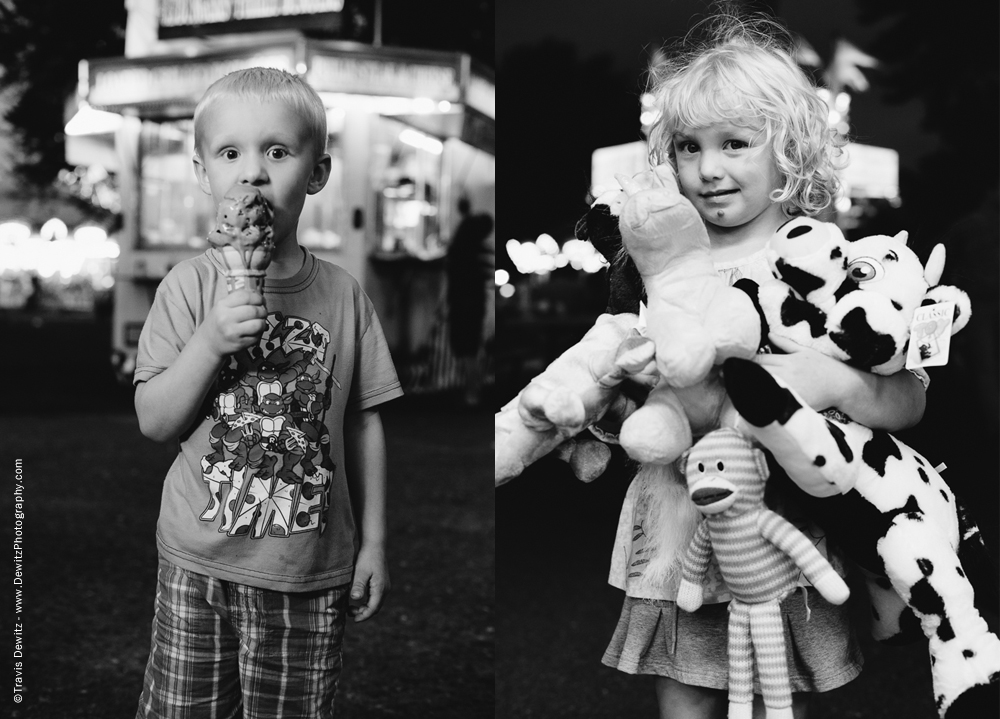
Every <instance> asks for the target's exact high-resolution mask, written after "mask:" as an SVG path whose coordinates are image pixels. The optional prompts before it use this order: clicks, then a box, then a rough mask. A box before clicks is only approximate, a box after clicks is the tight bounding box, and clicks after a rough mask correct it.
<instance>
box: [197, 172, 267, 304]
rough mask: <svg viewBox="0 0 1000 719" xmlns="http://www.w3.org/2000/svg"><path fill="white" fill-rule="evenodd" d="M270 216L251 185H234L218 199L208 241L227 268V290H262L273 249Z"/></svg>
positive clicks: (263, 201)
mask: <svg viewBox="0 0 1000 719" xmlns="http://www.w3.org/2000/svg"><path fill="white" fill-rule="evenodd" d="M272 218H273V215H272V213H271V208H270V206H269V205H268V203H267V200H266V199H264V196H263V195H261V194H260V191H259V190H258V189H257V188H255V187H252V186H250V185H234V186H233V187H231V188H230V189H229V191H228V192H226V196H225V197H224V198H223V199H222V202H220V203H219V210H218V215H217V217H216V226H215V229H214V230H213V231H212V232H211V233H209V235H208V241H209V243H210V244H211V245H212V246H213V248H214V251H215V252H217V253H218V254H219V256H220V258H221V259H222V264H223V266H224V267H225V268H226V270H225V276H226V285H227V286H228V288H229V291H230V292H235V291H236V290H238V289H244V288H246V289H251V290H255V291H257V292H262V291H263V289H264V276H265V275H266V274H267V267H268V265H269V264H270V263H271V253H272V252H273V250H274V234H273V231H272V229H271V221H272Z"/></svg>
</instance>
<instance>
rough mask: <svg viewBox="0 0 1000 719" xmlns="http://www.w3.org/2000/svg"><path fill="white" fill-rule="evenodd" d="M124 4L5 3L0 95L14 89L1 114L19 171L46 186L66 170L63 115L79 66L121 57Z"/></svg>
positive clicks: (0, 12)
mask: <svg viewBox="0 0 1000 719" xmlns="http://www.w3.org/2000/svg"><path fill="white" fill-rule="evenodd" d="M125 15H126V12H125V3H124V2H122V0H88V2H65V0H6V2H0V68H2V70H0V73H2V75H0V89H11V90H13V92H12V93H11V94H12V104H11V105H10V106H9V107H8V108H7V111H6V113H5V115H4V117H5V119H6V120H7V122H8V123H10V125H11V126H12V127H13V129H14V131H15V133H16V134H17V138H16V143H17V145H19V147H18V150H19V152H18V155H19V157H16V158H15V167H14V170H15V172H16V173H17V174H18V175H20V176H21V179H23V180H24V181H27V182H28V183H29V184H33V185H38V186H46V185H48V184H50V183H51V182H52V180H53V179H54V178H55V176H56V175H57V174H58V172H59V170H60V169H62V168H63V167H65V164H66V163H65V160H64V158H63V152H64V151H63V142H64V135H63V127H64V124H65V118H64V117H63V113H64V108H65V104H66V100H67V98H68V97H70V96H71V95H72V94H73V92H74V91H75V90H76V83H77V66H78V62H79V60H81V59H83V58H90V57H106V56H112V55H121V54H122V53H123V52H124V49H125Z"/></svg>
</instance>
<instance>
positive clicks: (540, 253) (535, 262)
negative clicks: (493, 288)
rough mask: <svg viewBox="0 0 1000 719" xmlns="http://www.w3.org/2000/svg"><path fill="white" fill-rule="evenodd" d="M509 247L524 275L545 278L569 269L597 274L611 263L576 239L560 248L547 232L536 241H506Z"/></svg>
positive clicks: (588, 244)
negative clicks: (559, 270)
mask: <svg viewBox="0 0 1000 719" xmlns="http://www.w3.org/2000/svg"><path fill="white" fill-rule="evenodd" d="M506 248H507V255H508V256H509V257H510V259H511V261H512V262H513V263H514V267H515V268H516V269H517V271H518V272H520V273H521V274H522V275H531V274H535V275H546V274H548V273H550V272H552V271H554V270H557V269H560V268H562V267H567V266H569V267H572V268H573V269H574V270H582V271H583V272H588V273H594V272H600V271H601V269H602V268H604V267H606V266H607V264H608V263H607V261H606V260H605V259H604V258H603V257H602V256H601V254H600V253H599V252H598V251H597V250H596V249H594V246H593V245H591V244H590V243H589V242H584V241H583V240H578V239H576V238H573V239H569V240H567V241H566V242H564V243H563V244H562V246H561V247H560V245H559V243H558V242H556V240H555V238H553V237H552V235H549V234H545V233H543V234H541V235H539V236H538V238H537V239H536V240H534V241H533V242H532V241H527V242H519V241H518V240H514V239H511V240H507V244H506ZM499 286H500V285H499V283H498V287H499Z"/></svg>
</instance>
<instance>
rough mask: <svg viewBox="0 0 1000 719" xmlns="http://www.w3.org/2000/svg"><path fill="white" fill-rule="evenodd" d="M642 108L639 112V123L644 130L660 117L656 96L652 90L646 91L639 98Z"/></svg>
mask: <svg viewBox="0 0 1000 719" xmlns="http://www.w3.org/2000/svg"><path fill="white" fill-rule="evenodd" d="M639 104H640V105H641V106H642V110H640V113H639V124H641V125H642V129H643V130H644V131H648V130H649V128H650V127H651V126H652V124H653V123H654V122H656V121H657V120H658V119H659V117H660V111H659V110H658V109H657V108H656V98H655V97H654V96H653V93H651V92H644V93H643V94H642V97H640V98H639Z"/></svg>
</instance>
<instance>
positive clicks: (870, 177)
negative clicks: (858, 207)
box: [839, 143, 899, 200]
mask: <svg viewBox="0 0 1000 719" xmlns="http://www.w3.org/2000/svg"><path fill="white" fill-rule="evenodd" d="M846 150H847V157H848V160H849V163H848V165H847V167H845V168H844V169H843V170H841V171H840V173H839V175H840V180H841V182H842V183H843V184H844V187H845V189H846V190H847V194H848V196H850V197H868V198H879V199H886V200H893V199H896V198H898V197H899V153H898V152H896V151H895V150H892V149H889V148H888V147H873V146H872V145H859V144H857V143H850V144H848V145H847V148H846Z"/></svg>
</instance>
